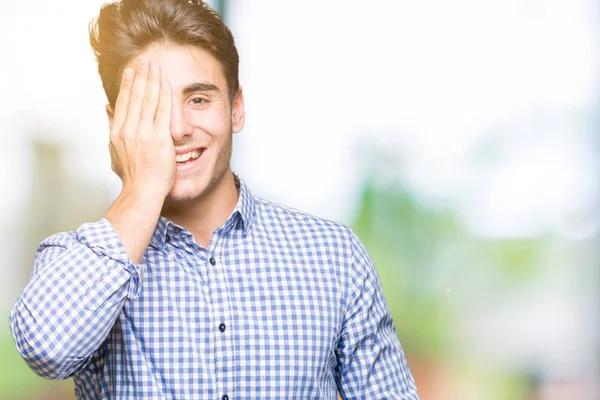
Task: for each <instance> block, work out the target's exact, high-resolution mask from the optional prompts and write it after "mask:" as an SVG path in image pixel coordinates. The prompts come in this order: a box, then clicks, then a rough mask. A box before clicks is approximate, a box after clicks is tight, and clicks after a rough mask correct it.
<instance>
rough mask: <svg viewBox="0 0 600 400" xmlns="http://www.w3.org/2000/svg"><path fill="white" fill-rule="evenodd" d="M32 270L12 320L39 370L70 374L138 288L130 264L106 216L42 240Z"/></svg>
mask: <svg viewBox="0 0 600 400" xmlns="http://www.w3.org/2000/svg"><path fill="white" fill-rule="evenodd" d="M40 248H41V249H43V250H41V252H40V253H38V257H37V258H36V265H35V271H36V272H35V273H34V274H33V277H32V279H31V281H30V283H29V284H28V285H27V287H26V288H25V290H24V292H23V294H22V295H21V297H20V298H19V299H18V300H17V302H16V303H15V305H14V307H13V309H12V311H11V315H10V326H11V330H12V333H13V336H14V339H15V343H16V345H17V348H18V350H19V352H20V353H21V355H22V356H23V358H24V359H25V361H26V362H27V363H28V364H29V366H30V367H31V368H32V369H33V371H34V372H36V373H37V374H39V375H41V376H44V377H46V378H49V379H64V378H68V377H70V376H72V375H73V374H74V373H76V372H77V371H79V370H80V369H81V368H82V367H83V366H84V365H86V364H87V362H88V360H89V359H90V357H91V356H92V355H93V353H94V351H96V350H97V349H98V348H99V347H100V346H101V344H102V342H103V341H104V340H105V339H106V336H107V335H108V333H109V331H110V329H111V328H112V326H113V325H114V322H115V320H116V318H117V317H118V315H119V311H120V310H121V309H122V307H123V303H124V301H125V300H126V299H127V298H129V299H134V298H135V297H136V296H137V294H138V293H139V291H140V289H141V280H142V275H143V266H142V265H134V264H133V263H132V262H131V261H130V260H129V258H128V256H127V254H126V253H125V250H124V248H123V246H122V244H121V242H120V240H119V237H118V236H117V234H116V233H115V231H114V229H113V227H112V226H111V224H110V223H109V222H108V221H107V220H102V221H100V222H97V223H93V224H84V225H82V227H80V229H78V231H77V232H76V233H74V232H71V233H70V234H57V235H54V236H52V237H50V238H48V239H47V240H45V241H44V242H43V243H42V245H41V246H40Z"/></svg>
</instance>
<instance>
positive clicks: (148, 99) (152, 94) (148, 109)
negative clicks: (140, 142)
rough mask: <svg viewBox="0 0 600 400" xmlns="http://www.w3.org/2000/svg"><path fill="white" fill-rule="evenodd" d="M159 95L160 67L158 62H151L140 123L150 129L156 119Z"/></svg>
mask: <svg viewBox="0 0 600 400" xmlns="http://www.w3.org/2000/svg"><path fill="white" fill-rule="evenodd" d="M159 95H160V65H159V64H158V61H156V60H153V61H152V62H151V63H150V72H149V75H148V82H147V83H146V93H145V94H144V101H143V103H142V111H141V121H142V123H144V124H148V126H150V127H152V126H153V125H154V118H155V117H156V108H157V107H158V97H159Z"/></svg>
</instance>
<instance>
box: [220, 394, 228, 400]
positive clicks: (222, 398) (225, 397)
mask: <svg viewBox="0 0 600 400" xmlns="http://www.w3.org/2000/svg"><path fill="white" fill-rule="evenodd" d="M221 400H229V396H227V395H226V394H224V395H223V397H221Z"/></svg>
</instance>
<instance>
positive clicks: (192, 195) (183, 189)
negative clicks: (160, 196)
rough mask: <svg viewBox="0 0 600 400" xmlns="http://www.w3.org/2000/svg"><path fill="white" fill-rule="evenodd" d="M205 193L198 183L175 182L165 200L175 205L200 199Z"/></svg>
mask: <svg viewBox="0 0 600 400" xmlns="http://www.w3.org/2000/svg"><path fill="white" fill-rule="evenodd" d="M205 191H206V190H205V188H203V187H201V186H200V185H199V184H198V183H196V184H193V183H191V182H177V183H176V184H175V186H174V187H173V190H171V193H169V195H168V196H167V199H168V200H170V201H172V202H177V203H179V202H186V201H191V200H194V199H197V198H198V197H201V196H202V195H203V194H204V192H205Z"/></svg>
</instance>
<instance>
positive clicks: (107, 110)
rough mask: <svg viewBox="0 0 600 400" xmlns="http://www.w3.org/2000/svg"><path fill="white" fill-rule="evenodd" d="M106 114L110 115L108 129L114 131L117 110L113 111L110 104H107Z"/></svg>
mask: <svg viewBox="0 0 600 400" xmlns="http://www.w3.org/2000/svg"><path fill="white" fill-rule="evenodd" d="M106 116H107V117H108V129H109V130H111V131H112V124H113V119H114V118H115V112H114V111H113V109H112V107H111V105H110V104H107V105H106Z"/></svg>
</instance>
